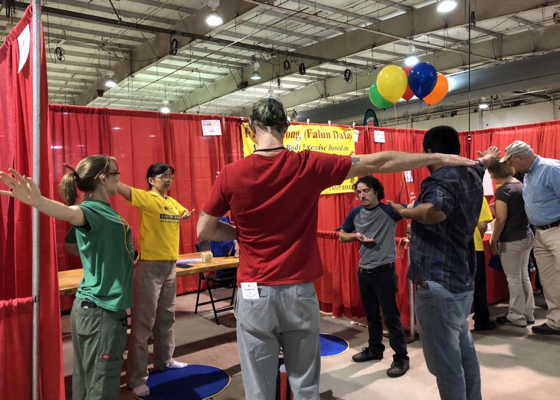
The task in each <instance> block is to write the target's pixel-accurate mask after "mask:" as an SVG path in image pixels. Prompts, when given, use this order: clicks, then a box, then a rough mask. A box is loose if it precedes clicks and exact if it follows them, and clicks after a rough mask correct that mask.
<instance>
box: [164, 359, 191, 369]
mask: <svg viewBox="0 0 560 400" xmlns="http://www.w3.org/2000/svg"><path fill="white" fill-rule="evenodd" d="M187 365H189V364H187V363H182V362H179V361H175V360H173V362H172V363H171V365H170V366H169V367H167V368H168V369H179V368H185V367H186V366H187Z"/></svg>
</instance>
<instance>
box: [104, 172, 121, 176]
mask: <svg viewBox="0 0 560 400" xmlns="http://www.w3.org/2000/svg"><path fill="white" fill-rule="evenodd" d="M120 174H121V173H120V172H119V171H115V172H107V175H115V176H119V175H120Z"/></svg>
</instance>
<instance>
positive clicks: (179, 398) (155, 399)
mask: <svg viewBox="0 0 560 400" xmlns="http://www.w3.org/2000/svg"><path fill="white" fill-rule="evenodd" d="M230 382H231V377H230V376H229V374H228V373H227V372H226V371H224V370H223V369H219V368H216V367H211V366H210V365H191V364H189V365H188V366H186V367H185V368H180V369H168V370H165V371H155V372H152V373H151V374H150V377H149V378H148V383H147V385H148V387H149V388H150V395H149V396H144V397H138V398H140V399H142V400H202V399H209V398H211V397H214V396H216V395H217V394H219V393H221V392H223V391H224V390H225V389H226V388H227V387H228V386H229V383H230Z"/></svg>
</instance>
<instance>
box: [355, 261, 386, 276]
mask: <svg viewBox="0 0 560 400" xmlns="http://www.w3.org/2000/svg"><path fill="white" fill-rule="evenodd" d="M393 269H395V264H394V263H390V264H383V265H380V266H379V267H375V268H358V273H359V274H377V273H379V272H387V271H391V270H393Z"/></svg>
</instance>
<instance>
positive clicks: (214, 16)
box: [206, 10, 224, 26]
mask: <svg viewBox="0 0 560 400" xmlns="http://www.w3.org/2000/svg"><path fill="white" fill-rule="evenodd" d="M206 23H207V24H208V25H210V26H220V25H222V24H223V23H224V20H223V19H222V17H220V14H218V12H217V11H216V10H212V11H210V14H208V16H207V17H206Z"/></svg>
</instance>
